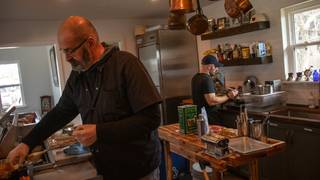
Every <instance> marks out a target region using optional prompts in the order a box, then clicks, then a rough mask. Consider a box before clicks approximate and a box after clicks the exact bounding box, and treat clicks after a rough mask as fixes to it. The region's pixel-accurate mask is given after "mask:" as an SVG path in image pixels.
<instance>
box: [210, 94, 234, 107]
mask: <svg viewBox="0 0 320 180" xmlns="http://www.w3.org/2000/svg"><path fill="white" fill-rule="evenodd" d="M204 98H205V99H206V101H207V104H208V105H209V106H214V105H218V104H222V103H224V102H226V101H228V100H229V98H228V96H227V95H223V96H216V93H208V94H204Z"/></svg>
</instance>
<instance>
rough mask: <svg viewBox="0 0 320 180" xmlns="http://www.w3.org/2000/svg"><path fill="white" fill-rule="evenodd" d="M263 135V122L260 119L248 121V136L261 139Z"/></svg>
mask: <svg viewBox="0 0 320 180" xmlns="http://www.w3.org/2000/svg"><path fill="white" fill-rule="evenodd" d="M263 135H264V134H263V122H262V121H261V120H252V121H250V137H252V138H254V139H257V140H262V137H263Z"/></svg>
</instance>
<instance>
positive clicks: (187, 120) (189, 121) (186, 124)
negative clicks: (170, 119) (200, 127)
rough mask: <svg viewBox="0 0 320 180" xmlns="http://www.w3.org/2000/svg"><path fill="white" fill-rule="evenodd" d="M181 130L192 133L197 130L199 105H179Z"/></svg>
mask: <svg viewBox="0 0 320 180" xmlns="http://www.w3.org/2000/svg"><path fill="white" fill-rule="evenodd" d="M178 116H179V126H180V132H181V133H184V134H191V133H195V132H196V131H197V105H183V106H178Z"/></svg>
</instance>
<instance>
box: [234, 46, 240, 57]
mask: <svg viewBox="0 0 320 180" xmlns="http://www.w3.org/2000/svg"><path fill="white" fill-rule="evenodd" d="M232 57H233V59H239V58H240V54H239V50H238V45H237V44H235V45H234V47H233V51H232Z"/></svg>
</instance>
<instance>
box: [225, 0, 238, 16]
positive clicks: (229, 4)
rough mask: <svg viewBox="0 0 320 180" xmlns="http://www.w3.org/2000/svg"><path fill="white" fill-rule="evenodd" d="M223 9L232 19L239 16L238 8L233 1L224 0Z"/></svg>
mask: <svg viewBox="0 0 320 180" xmlns="http://www.w3.org/2000/svg"><path fill="white" fill-rule="evenodd" d="M224 8H225V10H226V13H227V14H228V15H229V16H230V17H232V18H238V17H240V16H241V12H240V8H239V6H238V4H237V3H236V1H235V0H225V1H224Z"/></svg>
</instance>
